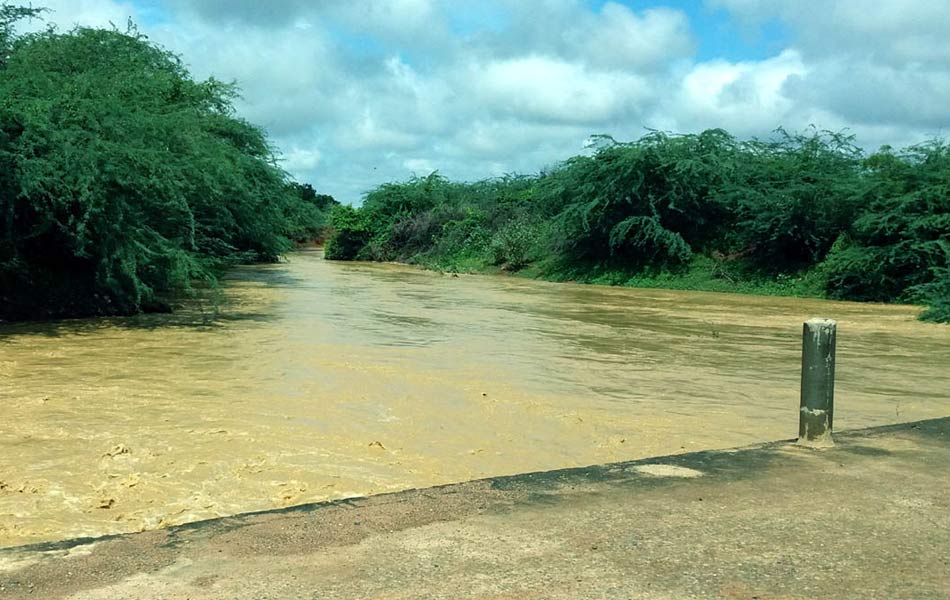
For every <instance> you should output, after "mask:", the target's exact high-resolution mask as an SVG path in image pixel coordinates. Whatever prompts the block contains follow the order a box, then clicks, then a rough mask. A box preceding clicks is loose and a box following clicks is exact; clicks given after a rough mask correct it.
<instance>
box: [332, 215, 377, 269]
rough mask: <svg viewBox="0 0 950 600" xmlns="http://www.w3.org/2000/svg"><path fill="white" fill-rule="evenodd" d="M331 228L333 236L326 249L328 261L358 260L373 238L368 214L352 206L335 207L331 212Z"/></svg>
mask: <svg viewBox="0 0 950 600" xmlns="http://www.w3.org/2000/svg"><path fill="white" fill-rule="evenodd" d="M330 227H331V228H332V229H333V236H332V237H331V238H330V239H329V240H327V244H326V247H325V248H324V255H325V256H326V258H327V259H328V260H355V259H357V258H358V257H359V256H360V253H361V252H362V251H363V249H364V248H365V247H366V244H367V242H369V240H370V238H371V237H372V229H371V228H370V223H369V219H367V216H366V213H364V212H362V211H359V210H357V209H355V208H353V207H352V206H347V205H338V206H334V207H333V210H331V211H330Z"/></svg>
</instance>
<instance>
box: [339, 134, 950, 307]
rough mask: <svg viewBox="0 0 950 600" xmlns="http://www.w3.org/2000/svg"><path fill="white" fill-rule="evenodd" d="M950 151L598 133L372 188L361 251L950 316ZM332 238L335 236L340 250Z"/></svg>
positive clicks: (845, 142) (356, 252) (357, 240)
mask: <svg viewBox="0 0 950 600" xmlns="http://www.w3.org/2000/svg"><path fill="white" fill-rule="evenodd" d="M948 203H950V150H948V146H947V145H946V144H945V143H943V142H934V143H931V144H925V145H922V146H918V147H914V148H910V149H908V150H906V151H905V152H902V153H894V152H892V151H891V150H890V149H888V148H885V149H882V151H881V152H879V153H877V154H874V155H872V156H869V157H865V156H864V155H863V154H862V153H861V151H860V150H859V149H858V147H857V146H856V145H855V144H854V140H853V138H852V137H851V136H847V135H843V134H839V133H833V132H824V131H816V130H812V131H809V132H806V133H804V134H789V133H787V132H785V131H784V130H778V131H777V132H776V135H775V136H774V139H771V140H764V141H763V140H748V141H737V140H736V139H735V138H733V137H732V136H730V135H729V134H728V133H726V132H724V131H721V130H710V131H705V132H703V133H700V134H697V135H670V134H665V133H660V132H653V133H650V134H648V135H646V136H644V137H643V138H641V139H639V140H637V141H634V142H629V143H619V142H616V141H614V140H613V139H611V138H608V137H600V138H598V144H597V146H596V147H595V149H594V151H593V152H592V153H591V154H589V155H583V156H577V157H574V158H571V159H569V160H567V161H566V162H564V163H563V164H561V165H558V166H556V167H555V168H553V169H551V170H549V171H548V172H546V173H542V174H540V175H538V176H535V177H524V176H507V177H503V178H498V179H489V180H484V181H478V182H474V183H457V182H452V181H449V180H447V179H445V178H444V177H441V176H439V175H438V174H437V173H433V174H432V175H430V176H428V177H424V178H413V179H410V180H409V181H407V182H404V183H388V184H385V185H383V186H380V187H378V188H376V189H374V190H373V191H371V192H370V193H369V194H367V196H366V201H365V202H364V204H363V207H362V208H360V209H348V210H349V211H352V213H351V214H349V213H348V214H349V217H348V218H349V219H357V218H358V217H359V218H361V219H362V220H361V221H360V225H359V228H357V229H358V232H359V235H354V233H353V231H350V230H347V229H346V228H343V229H341V230H340V231H341V233H339V234H338V236H340V237H339V239H340V242H339V243H341V244H344V245H346V247H347V248H348V250H347V252H345V253H337V255H340V254H345V255H346V256H347V257H349V258H360V259H369V260H401V261H406V262H414V263H419V264H423V265H426V266H429V267H432V268H439V269H458V268H464V269H469V270H484V269H485V268H488V267H489V266H492V265H493V266H496V267H498V266H500V267H502V268H503V269H506V270H521V269H523V270H524V271H525V272H526V273H529V274H531V275H534V276H543V277H546V278H549V279H555V280H575V281H585V282H591V283H605V284H610V285H632V286H640V287H644V286H657V287H672V288H680V289H698V290H709V291H732V292H747V293H762V294H776V295H778V294H786V295H796V296H818V297H823V296H830V297H834V298H845V299H852V300H878V301H908V302H920V303H923V304H928V305H929V306H931V309H930V310H929V311H928V312H927V313H925V317H926V318H928V319H931V320H937V321H948V320H950V308H948V304H950V276H948V275H947V273H948V270H950V260H948V256H950V239H948V235H950V204H948ZM333 243H337V242H335V241H334V240H331V247H332V244H333Z"/></svg>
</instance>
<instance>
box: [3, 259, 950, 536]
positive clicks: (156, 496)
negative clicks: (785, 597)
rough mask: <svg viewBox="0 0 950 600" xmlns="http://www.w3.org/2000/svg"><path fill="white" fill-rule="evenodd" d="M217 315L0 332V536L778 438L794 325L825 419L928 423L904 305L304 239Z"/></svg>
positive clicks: (118, 527) (935, 359)
mask: <svg viewBox="0 0 950 600" xmlns="http://www.w3.org/2000/svg"><path fill="white" fill-rule="evenodd" d="M227 298H228V305H227V306H226V307H225V310H224V312H223V313H222V314H220V315H215V314H214V313H213V312H212V311H210V310H209V311H204V312H203V311H201V310H197V309H196V310H193V311H191V312H182V313H179V314H175V315H148V316H141V317H135V318H128V319H97V320H79V321H64V322H60V323H54V324H24V325H6V326H0V384H2V385H0V411H2V413H0V415H2V421H0V546H6V545H16V544H23V543H28V542H34V541H41V540H52V539H58V538H65V537H75V536H84V535H95V534H104V533H112V532H121V531H135V530H139V529H144V528H154V527H161V526H164V525H168V524H176V523H183V522H187V521H193V520H197V519H203V518H208V517H214V516H218V515H226V514H232V513H236V512H241V511H249V510H259V509H266V508H272V507H278V506H286V505H290V504H297V503H302V502H308V501H317V500H324V499H331V498H340V497H345V496H351V495H362V494H370V493H376V492H384V491H392V490H397V489H403V488H408V487H418V486H427V485H433V484H441V483H447V482H452V481H459V480H465V479H471V478H476V477H483V476H488V475H500V474H509V473H516V472H523V471H531V470H539V469H551V468H557V467H567V466H575V465H584V464H591V463H602V462H607V461H616V460H625V459H633V458H639V457H645V456H650V455H658V454H667V453H675V452H685V451H691V450H697V449H706V448H723V447H730V446H736V445H742V444H747V443H751V442H756V441H763V440H772V439H780V438H789V437H792V436H794V435H795V433H796V432H797V406H798V381H799V359H800V358H799V356H800V355H799V344H800V338H799V336H800V327H801V322H802V321H803V320H805V319H807V318H810V317H814V316H828V317H833V318H836V319H838V321H839V350H838V352H839V355H838V371H839V384H838V394H837V396H838V408H837V414H836V415H835V421H836V425H837V426H838V427H844V428H853V427H862V426H869V425H878V424H883V423H891V422H896V421H906V420H912V419H920V418H928V417H937V416H946V415H947V414H950V403H948V397H947V395H948V391H947V390H950V369H948V366H950V329H948V328H947V327H945V326H939V325H928V324H924V323H919V322H916V321H915V320H914V315H915V313H916V311H917V309H914V308H911V307H900V306H880V305H867V304H850V303H833V302H824V301H816V300H796V299H786V298H756V297H750V296H733V295H725V294H699V293H683V292H674V291H657V290H627V289H615V288H601V287H592V286H575V285H562V284H549V283H542V282H534V281H525V280H520V279H516V278H505V277H477V276H461V277H453V276H448V275H440V274H437V273H430V272H423V271H417V270H414V269H411V268H406V267H400V266H394V265H370V264H336V263H327V262H324V261H323V260H321V258H320V256H319V254H317V253H315V252H302V253H298V254H294V255H293V256H291V257H290V260H289V261H288V262H286V263H283V264H280V265H268V266H254V267H247V268H242V269H237V270H236V271H234V273H233V275H232V277H231V278H230V281H229V283H228V286H227Z"/></svg>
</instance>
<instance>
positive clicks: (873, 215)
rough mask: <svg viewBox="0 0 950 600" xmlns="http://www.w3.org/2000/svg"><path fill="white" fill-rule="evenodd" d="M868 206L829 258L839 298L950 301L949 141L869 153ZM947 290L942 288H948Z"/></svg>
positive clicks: (832, 288) (835, 294) (833, 290)
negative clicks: (949, 279)
mask: <svg viewBox="0 0 950 600" xmlns="http://www.w3.org/2000/svg"><path fill="white" fill-rule="evenodd" d="M867 166H868V168H869V171H870V172H869V174H868V179H869V183H870V185H869V186H868V189H867V192H866V193H865V195H864V198H863V201H864V202H866V203H867V208H866V210H865V211H864V213H863V214H862V215H861V216H860V217H858V218H857V219H856V220H855V222H854V224H853V226H852V228H851V230H850V232H849V234H848V236H847V237H846V238H843V239H842V241H841V242H840V243H839V244H837V245H836V246H835V248H834V250H833V251H832V252H831V255H830V256H829V257H828V261H827V266H828V271H829V280H828V286H829V288H828V292H829V294H830V295H831V296H832V297H836V298H848V299H855V300H873V301H882V302H891V301H895V300H902V301H904V300H906V301H918V302H935V303H941V302H945V301H946V295H945V292H946V287H945V286H943V285H941V283H940V282H941V281H943V280H944V278H945V277H946V275H945V274H946V271H947V269H948V268H950V147H948V146H947V144H946V143H944V142H933V143H929V144H924V145H921V146H916V147H913V148H909V149H908V150H907V151H906V152H904V153H902V154H899V155H898V154H893V153H892V152H891V151H890V150H889V149H886V150H884V151H882V152H880V153H878V154H875V155H873V156H871V157H870V158H869V159H868V160H867ZM941 290H942V291H941Z"/></svg>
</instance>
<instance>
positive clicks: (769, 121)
mask: <svg viewBox="0 0 950 600" xmlns="http://www.w3.org/2000/svg"><path fill="white" fill-rule="evenodd" d="M807 73H808V70H807V67H806V66H805V64H804V63H803V62H802V59H801V56H800V55H799V54H798V53H797V52H795V51H794V50H786V51H785V52H782V53H781V54H780V55H779V56H777V57H775V58H770V59H767V60H762V61H758V62H736V63H733V62H728V61H724V60H715V61H709V62H706V63H700V64H697V65H695V66H694V67H693V68H692V69H690V70H689V71H688V72H687V73H686V74H685V75H684V76H683V77H682V80H681V82H680V87H679V90H678V91H677V93H676V96H675V100H674V102H673V104H672V108H673V111H672V114H673V115H675V119H676V123H677V127H676V129H679V130H686V131H691V130H695V129H700V128H708V127H721V128H723V129H726V130H728V131H730V132H732V133H735V134H738V135H754V134H760V133H763V132H768V131H769V130H771V129H774V128H776V127H779V126H781V125H784V124H786V123H787V120H788V117H789V116H790V113H792V111H793V110H794V109H795V108H796V106H795V103H794V101H793V100H792V99H791V98H789V97H788V95H787V94H786V86H787V84H788V83H789V82H790V81H794V80H797V79H798V78H801V77H803V76H805V75H807Z"/></svg>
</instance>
